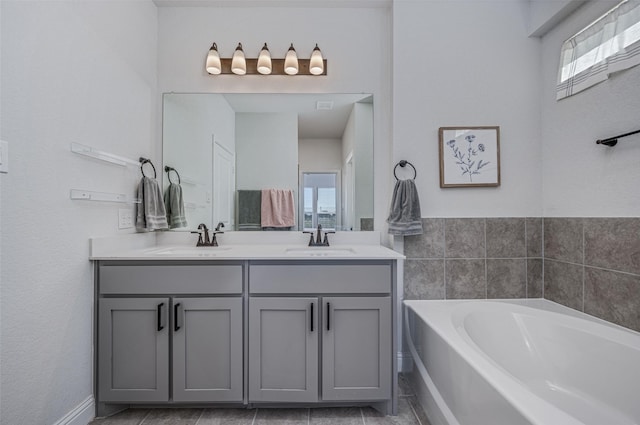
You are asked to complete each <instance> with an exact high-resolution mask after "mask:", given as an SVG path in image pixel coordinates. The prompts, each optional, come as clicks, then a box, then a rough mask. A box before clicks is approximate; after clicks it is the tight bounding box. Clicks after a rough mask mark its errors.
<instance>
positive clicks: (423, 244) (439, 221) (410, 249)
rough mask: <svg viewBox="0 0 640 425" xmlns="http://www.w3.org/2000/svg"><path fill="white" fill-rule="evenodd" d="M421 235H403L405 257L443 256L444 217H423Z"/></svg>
mask: <svg viewBox="0 0 640 425" xmlns="http://www.w3.org/2000/svg"><path fill="white" fill-rule="evenodd" d="M422 229H423V233H422V234H421V235H414V236H405V237H404V255H406V256H407V258H444V218H423V219H422Z"/></svg>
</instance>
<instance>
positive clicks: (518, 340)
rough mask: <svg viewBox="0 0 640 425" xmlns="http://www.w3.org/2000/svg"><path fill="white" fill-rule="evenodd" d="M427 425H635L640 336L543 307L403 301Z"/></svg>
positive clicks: (639, 406) (539, 303)
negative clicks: (429, 424)
mask: <svg viewBox="0 0 640 425" xmlns="http://www.w3.org/2000/svg"><path fill="white" fill-rule="evenodd" d="M404 305H405V309H404V310H405V311H404V314H405V318H404V319H405V320H404V322H405V338H406V344H407V345H408V348H409V350H410V351H411V354H412V357H413V362H412V368H411V372H410V373H409V374H408V376H409V379H410V382H411V384H412V386H413V388H414V390H415V391H416V395H417V397H418V399H419V401H420V404H421V405H422V407H423V408H424V410H425V412H426V413H427V416H428V417H429V420H430V421H431V424H432V425H445V424H446V425H485V424H486V425H520V424H528V425H579V424H580V425H586V424H589V425H631V424H640V334H639V333H637V332H633V331H630V330H627V329H625V328H622V327H620V326H616V325H613V324H611V323H608V322H605V321H602V320H599V319H596V318H594V317H592V316H589V315H586V314H583V313H580V312H577V311H575V310H571V309H569V308H566V307H563V306H560V305H559V304H556V303H553V302H551V301H547V300H542V299H536V300H510V301H506V300H505V301H503V300H486V301H485V300H482V301H475V300H474V301H471V300H469V301H422V300H420V301H405V302H404Z"/></svg>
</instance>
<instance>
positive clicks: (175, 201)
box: [164, 183, 187, 229]
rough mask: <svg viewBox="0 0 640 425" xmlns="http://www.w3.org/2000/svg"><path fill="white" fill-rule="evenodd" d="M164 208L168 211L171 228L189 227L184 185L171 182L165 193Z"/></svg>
mask: <svg viewBox="0 0 640 425" xmlns="http://www.w3.org/2000/svg"><path fill="white" fill-rule="evenodd" d="M164 208H165V210H166V212H167V222H168V223H169V228H170V229H176V228H178V227H187V218H186V217H185V214H184V200H183V198H182V186H180V185H179V184H175V183H170V184H169V187H168V188H167V191H166V192H165V194H164Z"/></svg>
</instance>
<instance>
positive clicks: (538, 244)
mask: <svg viewBox="0 0 640 425" xmlns="http://www.w3.org/2000/svg"><path fill="white" fill-rule="evenodd" d="M526 228H527V230H526V234H527V257H537V258H541V257H542V217H528V218H527V219H526Z"/></svg>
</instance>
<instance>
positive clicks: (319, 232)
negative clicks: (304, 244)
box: [302, 224, 335, 246]
mask: <svg viewBox="0 0 640 425" xmlns="http://www.w3.org/2000/svg"><path fill="white" fill-rule="evenodd" d="M316 232H317V233H316V239H315V240H314V239H313V232H302V233H308V234H310V235H311V237H310V238H309V246H329V237H328V236H327V235H328V234H329V233H335V232H334V231H330V230H329V231H325V232H324V240H323V239H322V224H318V229H317V230H316Z"/></svg>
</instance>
